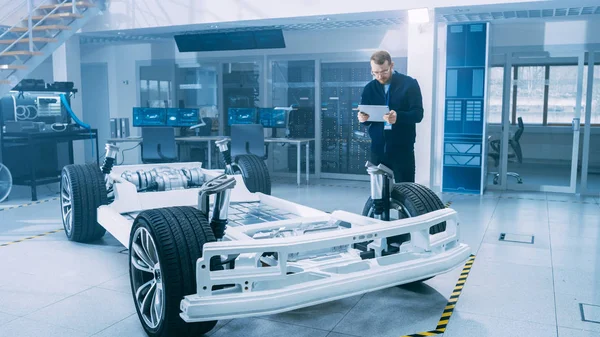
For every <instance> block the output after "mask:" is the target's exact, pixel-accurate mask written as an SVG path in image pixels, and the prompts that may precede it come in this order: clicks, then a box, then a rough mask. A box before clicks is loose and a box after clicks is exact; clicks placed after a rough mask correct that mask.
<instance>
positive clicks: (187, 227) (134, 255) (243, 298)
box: [61, 145, 471, 337]
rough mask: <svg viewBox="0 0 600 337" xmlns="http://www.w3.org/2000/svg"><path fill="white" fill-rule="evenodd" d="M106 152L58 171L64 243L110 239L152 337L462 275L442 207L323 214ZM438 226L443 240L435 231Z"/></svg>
mask: <svg viewBox="0 0 600 337" xmlns="http://www.w3.org/2000/svg"><path fill="white" fill-rule="evenodd" d="M115 151H118V149H117V150H115V147H114V146H112V145H107V155H106V159H105V163H104V164H103V166H102V167H100V168H99V167H97V166H96V165H94V164H88V165H68V166H66V167H65V168H64V169H63V174H62V179H61V210H62V214H63V223H64V226H65V232H66V234H67V237H68V238H69V239H70V240H72V241H78V242H87V241H93V240H96V239H98V238H100V237H101V236H102V235H104V231H108V232H109V233H110V234H111V235H113V236H114V237H115V238H116V239H117V240H118V241H119V242H120V243H121V244H123V245H124V246H125V247H127V248H128V249H129V269H130V283H131V287H132V295H133V298H134V302H135V304H136V310H137V313H138V317H139V319H140V322H141V323H142V325H143V327H144V329H145V331H146V332H147V334H148V335H149V336H161V337H162V336H171V335H177V336H195V335H198V334H202V333H206V332H208V331H210V330H211V329H213V328H214V326H215V325H216V323H217V321H218V320H222V319H232V318H240V317H249V316H260V315H270V314H275V313H280V312H286V311H290V310H294V309H298V308H303V307H307V306H312V305H317V304H320V303H324V302H329V301H334V300H338V299H342V298H345V297H349V296H355V295H359V294H363V293H366V292H371V291H376V290H379V289H383V288H387V287H392V286H396V285H401V284H406V283H411V282H418V281H422V280H425V279H428V278H431V277H434V276H436V275H439V274H441V273H445V272H448V271H450V270H452V269H455V268H457V267H459V266H461V265H462V264H464V263H465V261H467V260H468V258H469V256H470V253H471V251H470V248H469V247H468V246H467V245H465V244H463V243H461V242H460V226H459V219H458V214H457V212H456V211H455V210H453V209H451V208H443V207H440V208H439V209H435V208H434V209H435V210H433V211H428V212H427V213H425V214H418V215H415V214H413V216H411V217H408V218H403V219H398V220H388V219H378V218H373V217H370V216H366V215H361V214H354V213H350V212H346V211H340V210H336V211H333V212H331V213H326V212H323V211H320V210H317V209H313V208H310V207H307V206H304V205H300V204H297V203H294V202H290V201H287V200H284V199H282V198H278V197H274V196H271V195H267V194H264V193H260V192H254V193H253V192H250V191H249V190H248V189H247V188H246V186H245V184H244V178H243V177H242V176H241V175H227V174H224V171H223V170H208V169H204V168H202V167H201V163H196V162H188V163H169V164H143V165H125V166H113V165H112V164H113V163H114V160H113V158H116V154H115V153H114V152H115ZM111 161H112V162H111ZM161 170H162V171H161ZM169 170H170V171H169ZM373 170H375V171H377V169H374V168H371V171H373ZM132 172H142V173H137V174H136V175H132ZM166 172H170V173H166ZM182 172H183V173H182ZM382 172H383V171H382ZM184 173H185V174H184ZM370 173H372V172H370ZM383 173H385V172H383ZM161 174H165V176H164V177H165V178H164V179H163V178H161ZM132 176H134V177H135V178H131V177H132ZM143 176H145V177H147V179H150V180H151V179H154V180H152V181H153V184H154V185H153V186H154V187H155V188H156V186H158V185H157V183H156V181H162V184H163V188H164V185H165V184H166V183H168V179H167V177H171V178H169V179H172V181H171V184H174V185H172V186H175V187H176V188H175V189H171V190H162V191H158V190H148V187H147V186H146V187H143V186H142V185H144V184H143V181H142V180H143V179H142V178H141V177H143ZM185 177H187V178H189V179H187V180H186V179H184V178H185ZM161 179H162V180H161ZM148 181H149V180H148ZM192 182H195V183H192ZM411 186H412V185H411ZM419 188H421V190H426V189H425V188H424V187H422V186H420V187H419ZM428 193H429V192H428ZM431 193H432V192H431ZM438 203H440V202H439V200H438ZM85 206H88V208H87V209H86V207H85ZM89 206H91V208H90V207H89ZM68 209H70V210H68ZM69 212H70V216H69V214H68V213H69ZM440 223H444V224H445V225H444V227H443V231H441V232H436V233H432V230H431V229H432V228H433V227H434V226H439V224H440ZM402 235H410V240H408V241H404V242H400V243H399V244H397V245H396V248H395V250H394V251H393V252H390V247H391V246H390V245H389V244H388V243H387V240H390V239H391V238H397V237H399V236H402ZM357 247H367V249H359V248H357ZM148 301H150V302H148Z"/></svg>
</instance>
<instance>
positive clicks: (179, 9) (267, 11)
mask: <svg viewBox="0 0 600 337" xmlns="http://www.w3.org/2000/svg"><path fill="white" fill-rule="evenodd" d="M530 1H531V2H542V1H547V0H530ZM517 2H521V0H503V1H499V0H455V1H452V2H448V1H446V0H403V1H398V0H379V1H356V0H352V1H348V0H327V1H322V0H294V1H280V0H218V1H217V0H144V1H139V0H138V1H135V0H123V1H119V2H116V1H113V2H111V3H110V6H109V9H108V11H107V12H106V13H105V15H103V16H100V17H98V19H97V20H94V21H93V22H92V23H91V24H90V25H88V26H87V27H86V28H85V31H86V32H89V31H102V30H112V29H134V28H149V27H164V26H175V25H193V24H211V23H223V22H240V21H247V20H264V19H278V18H290V17H311V16H317V17H318V16H324V15H335V14H359V15H363V14H364V13H369V12H380V11H382V12H389V11H394V10H406V9H411V8H422V7H428V8H435V7H450V6H452V7H453V6H469V5H483V4H495V3H517Z"/></svg>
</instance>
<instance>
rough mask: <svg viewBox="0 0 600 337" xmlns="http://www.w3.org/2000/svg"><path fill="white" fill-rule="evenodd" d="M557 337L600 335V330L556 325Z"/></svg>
mask: <svg viewBox="0 0 600 337" xmlns="http://www.w3.org/2000/svg"><path fill="white" fill-rule="evenodd" d="M558 337H600V332H594V331H585V330H577V329H571V328H565V327H562V326H559V327H558Z"/></svg>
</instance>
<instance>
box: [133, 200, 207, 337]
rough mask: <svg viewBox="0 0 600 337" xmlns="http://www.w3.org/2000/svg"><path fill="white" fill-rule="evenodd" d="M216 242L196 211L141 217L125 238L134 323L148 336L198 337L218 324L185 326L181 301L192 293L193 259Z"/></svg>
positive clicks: (175, 210) (159, 211)
mask: <svg viewBox="0 0 600 337" xmlns="http://www.w3.org/2000/svg"><path fill="white" fill-rule="evenodd" d="M213 241H216V239H215V237H214V235H213V232H212V230H211V227H210V225H209V223H208V221H207V220H206V216H205V215H204V213H202V212H201V211H199V210H198V209H196V208H194V207H169V208H161V209H153V210H147V211H143V212H141V213H140V214H139V215H138V216H137V217H136V219H135V220H134V223H133V227H132V229H131V235H130V239H129V263H130V268H129V275H130V281H131V290H132V294H133V300H134V304H135V307H136V311H137V314H138V318H139V320H140V322H141V323H142V326H143V327H144V330H145V331H146V333H147V334H148V335H149V336H151V337H168V336H178V337H179V336H181V337H196V336H201V335H203V334H205V333H207V332H209V331H210V330H212V329H213V328H214V327H215V325H216V324H217V321H210V322H198V323H186V322H185V321H183V319H181V317H180V316H179V313H180V309H179V304H180V302H181V300H182V299H183V297H184V296H186V295H191V294H194V293H196V260H198V259H199V258H200V257H202V247H203V246H204V244H205V243H207V242H213Z"/></svg>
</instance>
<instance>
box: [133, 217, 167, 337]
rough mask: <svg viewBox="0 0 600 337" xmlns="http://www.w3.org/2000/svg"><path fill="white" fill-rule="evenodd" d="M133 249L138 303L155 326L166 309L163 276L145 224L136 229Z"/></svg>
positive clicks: (141, 311) (146, 321) (150, 325)
mask: <svg viewBox="0 0 600 337" xmlns="http://www.w3.org/2000/svg"><path fill="white" fill-rule="evenodd" d="M130 249H131V259H130V260H131V261H130V264H131V277H132V285H133V289H134V290H135V304H136V306H137V308H138V310H139V312H140V314H141V316H142V318H143V319H144V322H145V323H146V325H147V326H148V327H150V328H151V329H155V328H157V327H158V325H159V324H160V321H161V320H162V317H163V316H164V313H165V291H164V282H163V278H164V277H163V274H162V271H161V268H160V261H159V258H158V251H157V249H156V244H155V243H154V239H152V235H151V234H150V232H149V231H148V230H147V229H146V228H144V227H139V228H138V229H137V230H136V231H135V233H134V235H133V240H132V243H131V248H130Z"/></svg>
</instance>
